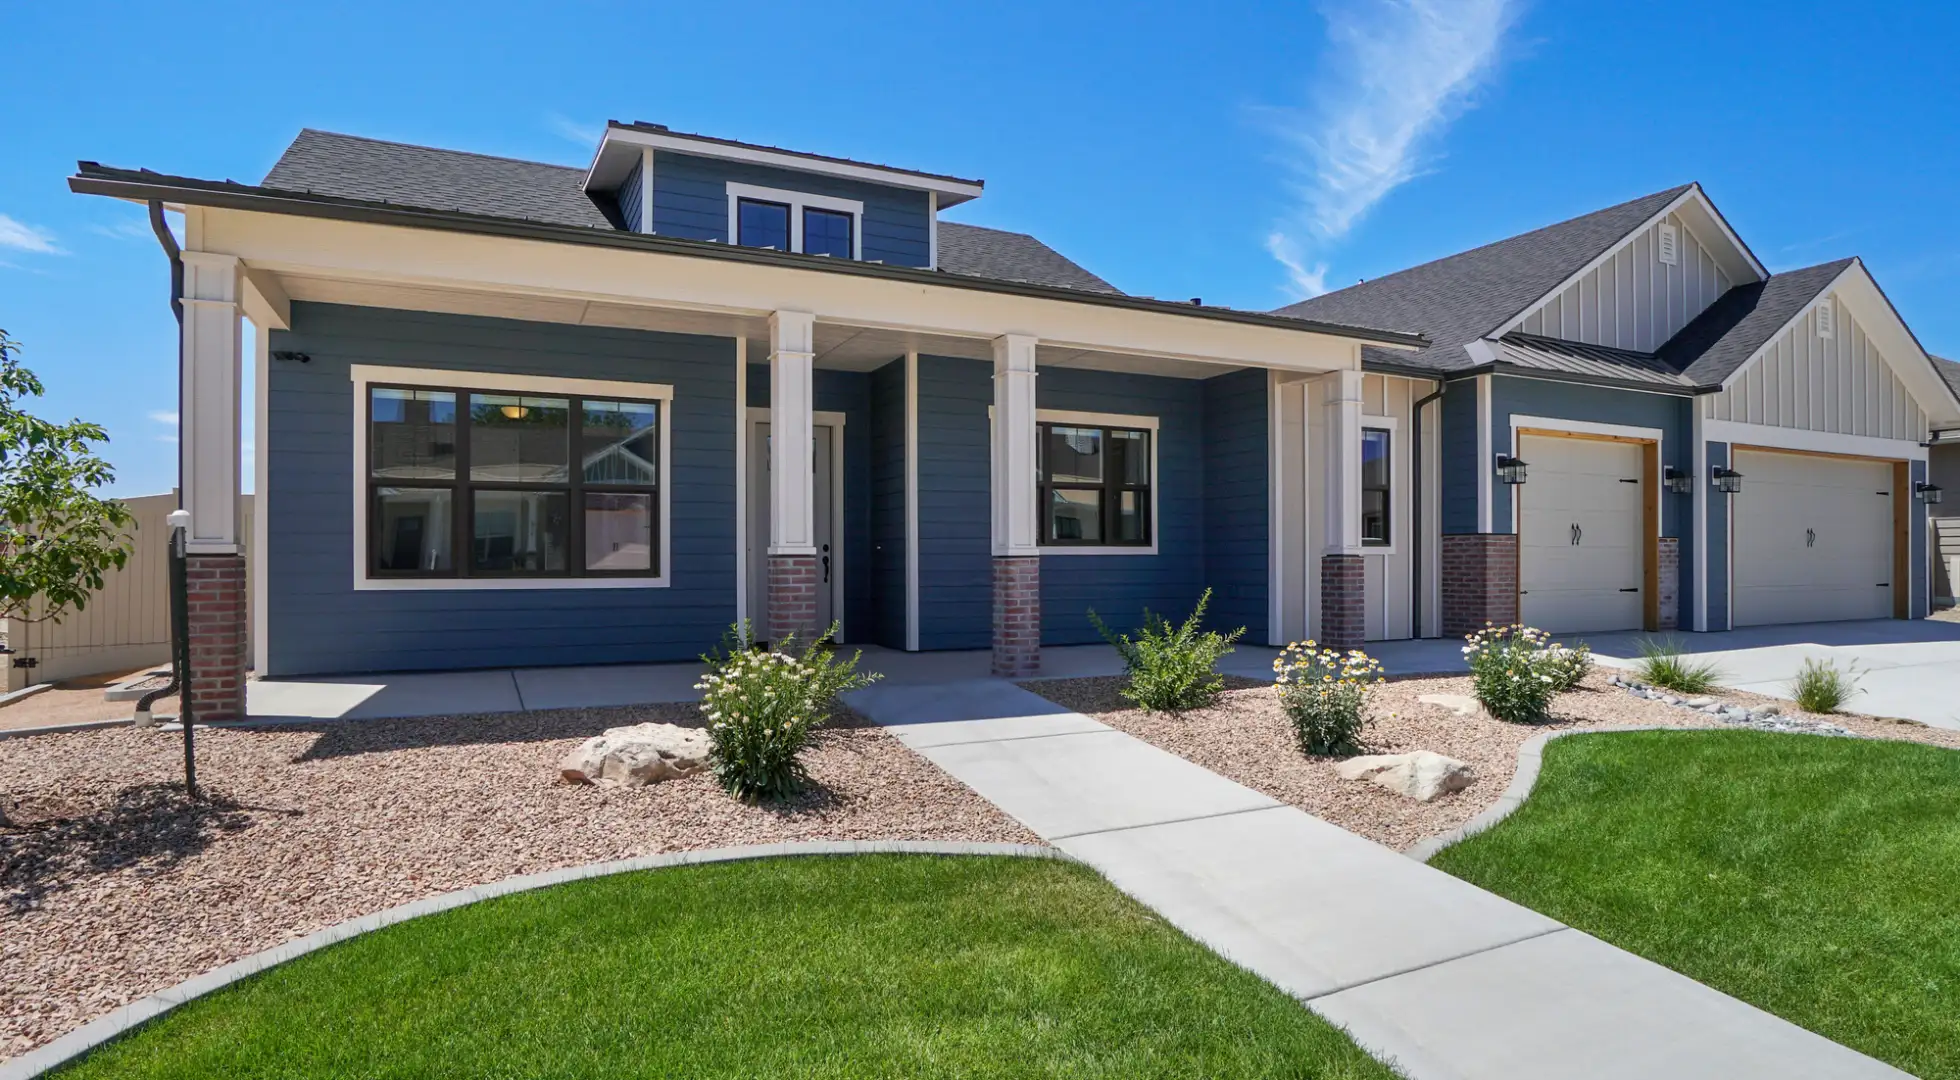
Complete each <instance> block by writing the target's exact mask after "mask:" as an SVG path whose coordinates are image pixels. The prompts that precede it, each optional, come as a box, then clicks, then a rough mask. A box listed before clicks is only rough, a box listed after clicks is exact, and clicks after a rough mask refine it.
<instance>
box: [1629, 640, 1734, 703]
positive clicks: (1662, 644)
mask: <svg viewBox="0 0 1960 1080" xmlns="http://www.w3.org/2000/svg"><path fill="white" fill-rule="evenodd" d="M1633 670H1634V674H1635V675H1636V676H1637V677H1638V678H1639V679H1640V681H1641V682H1644V683H1646V684H1647V685H1649V686H1658V687H1660V688H1661V689H1663V690H1672V691H1674V692H1675V693H1677V694H1706V693H1708V692H1709V691H1710V690H1713V689H1715V686H1716V684H1717V683H1718V682H1720V681H1721V678H1722V669H1721V668H1720V667H1717V666H1716V665H1715V664H1714V663H1713V662H1712V661H1706V660H1702V661H1695V660H1689V659H1687V658H1686V657H1685V656H1683V655H1682V654H1681V643H1680V642H1678V641H1675V640H1674V639H1673V638H1663V639H1661V640H1659V641H1656V640H1653V639H1651V638H1648V639H1645V640H1643V641H1641V643H1640V663H1639V664H1637V665H1635V667H1634V669H1633Z"/></svg>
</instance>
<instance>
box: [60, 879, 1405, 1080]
mask: <svg viewBox="0 0 1960 1080" xmlns="http://www.w3.org/2000/svg"><path fill="white" fill-rule="evenodd" d="M61 1075H63V1076H64V1077H84V1076H86V1077H94V1076H104V1077H106V1076H115V1077H166V1076H168V1077H213V1076H222V1077H226V1078H228V1080H239V1078H245V1077H324V1076H359V1077H377V1078H378V1077H436V1076H441V1077H452V1076H453V1077H473V1078H474V1077H513V1078H514V1077H527V1078H528V1077H580V1078H586V1077H599V1078H603V1077H628V1076H631V1077H743V1078H750V1077H770V1078H777V1077H919V1076H935V1077H938V1076H984V1077H1033V1076H1057V1077H1059V1076H1068V1077H1110V1078H1117V1077H1122V1078H1132V1077H1169V1076H1179V1077H1194V1076H1232V1077H1341V1078H1348V1077H1353V1078H1361V1077H1368V1078H1388V1077H1390V1076H1391V1075H1392V1074H1391V1073H1390V1072H1389V1070H1387V1069H1385V1068H1384V1067H1382V1066H1381V1065H1379V1064H1377V1063H1376V1062H1375V1061H1373V1060H1372V1059H1371V1058H1369V1057H1368V1056H1367V1055H1366V1054H1364V1053H1363V1052H1362V1051H1360V1050H1359V1049H1357V1048H1356V1047H1355V1046H1354V1044H1353V1043H1351V1042H1349V1041H1348V1039H1347V1038H1346V1037H1345V1036H1344V1035H1342V1034H1341V1033H1340V1032H1339V1031H1337V1030H1336V1029H1334V1028H1332V1027H1330V1026H1328V1025H1327V1024H1326V1023H1324V1022H1323V1021H1321V1020H1320V1019H1318V1018H1317V1017H1315V1016H1314V1015H1313V1014H1311V1013H1309V1012H1308V1011H1307V1010H1306V1009H1304V1008H1302V1007H1301V1006H1300V1005H1299V1004H1298V1003H1296V1002H1295V1001H1293V1000H1292V999H1290V998H1288V997H1287V996H1286V995H1285V994H1282V993H1280V992H1279V991H1278V990H1275V989H1273V988H1272V987H1271V986H1269V985H1267V984H1266V983H1264V982H1262V981H1260V980H1259V979H1257V978H1255V977H1254V976H1252V975H1249V974H1247V973H1245V972H1243V971H1240V970H1239V969H1237V968H1234V967H1232V966H1231V965H1230V964H1227V963H1225V962H1224V961H1223V960H1220V959H1219V958H1217V957H1216V956H1214V955H1212V954H1211V953H1210V952H1208V951H1206V950H1205V949H1204V948H1202V947H1200V946H1199V945H1197V944H1195V943H1193V942H1192V941H1190V940H1189V939H1188V938H1186V937H1184V936H1183V935H1182V934H1180V933H1178V932H1177V931H1176V930H1173V929H1171V928H1170V927H1169V926H1167V925H1166V924H1165V923H1163V922H1162V921H1161V920H1160V919H1158V918H1157V917H1156V916H1154V915H1153V914H1151V913H1150V912H1149V911H1148V910H1146V909H1145V908H1143V907H1141V906H1139V905H1138V904H1136V903H1135V902H1133V901H1131V900H1130V899H1129V898H1127V897H1125V896H1123V895H1122V894H1121V893H1119V892H1117V891H1116V890H1115V889H1114V888H1112V887H1111V886H1110V885H1109V884H1107V883H1106V882H1104V881H1103V880H1102V879H1101V878H1099V877H1097V876H1096V875H1095V874H1094V873H1092V872H1090V871H1088V870H1086V869H1083V868H1081V867H1078V866H1074V865H1070V864H1066V863H1061V862H1051V861H1047V860H1032V859H1014V858H945V857H931V856H904V855H891V856H857V857H837V858H803V859H775V860H768V861H760V862H749V863H727V864H720V865H710V866H701V867H690V868H685V869H674V870H658V871H653V872H649V873H637V874H627V875H621V876H617V877H609V878H598V879H593V880H589V881H582V882H577V883H574V884H569V885H561V886H558V887H555V888H551V889H545V890H540V891H537V892H531V893H524V894H520V895H516V896H510V897H505V898H502V899H498V900H492V901H488V902H485V903H480V904H475V905H472V906H469V907H465V908H459V909H457V910H454V911H450V912H445V913H443V914H440V915H434V916H430V917H427V918H422V919H416V920H413V921H410V922H407V923H402V924H400V925H397V926H394V927H390V928H389V929H387V930H383V931H381V932H378V933H374V934H369V935H366V936H364V937H361V938H356V939H354V940H352V941H348V942H345V943H342V944H340V945H336V946H333V947H331V948H328V949H324V950H322V951H320V952H317V953H314V954H312V955H309V956H305V957H302V958H300V959H299V960H296V961H294V962H292V963H289V964H286V965H283V966H281V967H278V968H274V969H272V970H271V971H268V972H265V973H262V974H260V975H258V976H255V977H253V978H251V979H249V980H246V981H245V982H242V983H239V984H236V985H234V986H232V987H230V988H228V989H226V990H224V991H221V992H219V993H217V994H214V995H212V996H210V997H207V998H203V999H200V1000H198V1001H195V1002H193V1003H191V1004H190V1005H188V1006H185V1007H184V1008H181V1009H178V1010H177V1011H175V1012H172V1013H169V1014H167V1015H165V1016H163V1017H161V1018H159V1019H158V1020H157V1021H156V1022H154V1023H152V1024H150V1025H148V1026H147V1027H144V1028H141V1029H139V1030H138V1031H137V1032H135V1033H134V1034H132V1035H131V1036H129V1037H127V1038H125V1039H123V1040H122V1041H120V1042H117V1043H113V1044H111V1045H109V1046H107V1047H104V1048H103V1049H101V1050H99V1051H98V1052H96V1053H95V1054H94V1055H92V1056H90V1057H89V1058H87V1059H85V1060H84V1061H82V1062H81V1063H79V1064H78V1065H77V1066H76V1067H75V1068H73V1069H71V1070H69V1071H67V1072H64V1073H62V1074H61Z"/></svg>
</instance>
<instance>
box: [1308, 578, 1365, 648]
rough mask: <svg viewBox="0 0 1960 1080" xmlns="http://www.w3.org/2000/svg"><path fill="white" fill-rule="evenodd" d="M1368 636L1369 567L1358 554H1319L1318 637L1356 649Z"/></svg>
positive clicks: (1327, 644) (1324, 643)
mask: <svg viewBox="0 0 1960 1080" xmlns="http://www.w3.org/2000/svg"><path fill="white" fill-rule="evenodd" d="M1367 640H1368V570H1367V565H1366V564H1365V563H1363V562H1362V561H1361V556H1359V555H1322V556H1321V557H1320V641H1319V644H1320V645H1321V647H1323V648H1328V649H1359V648H1360V647H1361V646H1362V644H1363V643H1364V642H1366V641H1367Z"/></svg>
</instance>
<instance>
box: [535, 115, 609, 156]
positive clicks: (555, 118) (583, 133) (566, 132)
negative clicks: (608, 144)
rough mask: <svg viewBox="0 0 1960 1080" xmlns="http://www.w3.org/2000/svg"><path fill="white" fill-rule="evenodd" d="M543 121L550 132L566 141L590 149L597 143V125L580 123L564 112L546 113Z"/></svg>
mask: <svg viewBox="0 0 1960 1080" xmlns="http://www.w3.org/2000/svg"><path fill="white" fill-rule="evenodd" d="M544 122H545V124H546V125H547V126H549V127H550V128H551V133H552V134H553V135H556V136H558V137H559V138H561V139H564V140H566V141H568V142H575V143H577V144H579V145H580V146H583V147H586V148H587V149H590V148H592V147H594V146H597V145H599V125H596V124H581V123H579V122H578V121H577V120H574V119H572V118H571V117H569V116H566V115H565V114H564V113H557V112H553V113H546V114H545V117H544Z"/></svg>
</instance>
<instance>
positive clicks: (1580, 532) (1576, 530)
mask: <svg viewBox="0 0 1960 1080" xmlns="http://www.w3.org/2000/svg"><path fill="white" fill-rule="evenodd" d="M1585 535H1586V530H1584V529H1581V528H1580V527H1579V523H1578V522H1576V521H1575V522H1573V523H1572V546H1573V547H1578V546H1579V541H1580V540H1581V539H1582V538H1584V537H1585Z"/></svg>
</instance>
